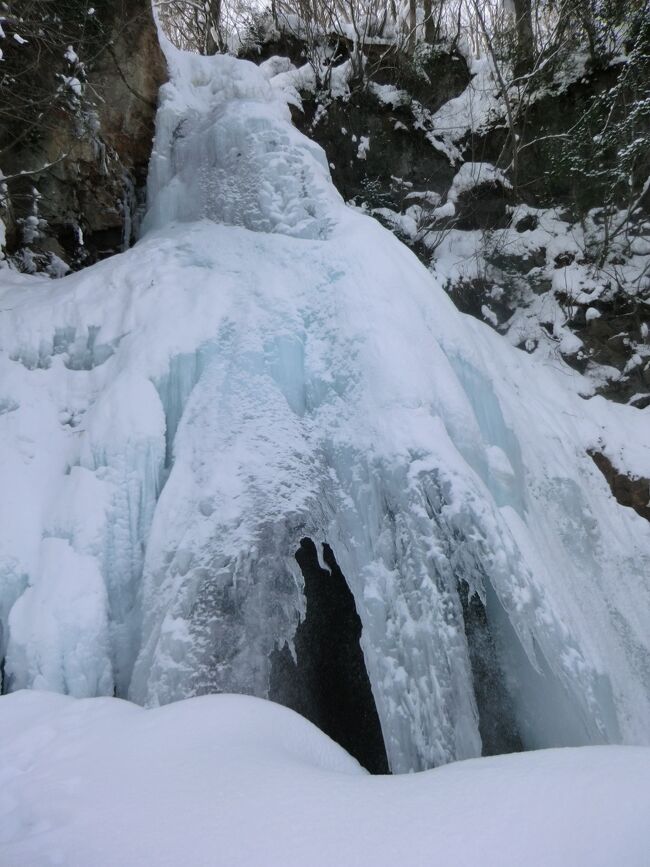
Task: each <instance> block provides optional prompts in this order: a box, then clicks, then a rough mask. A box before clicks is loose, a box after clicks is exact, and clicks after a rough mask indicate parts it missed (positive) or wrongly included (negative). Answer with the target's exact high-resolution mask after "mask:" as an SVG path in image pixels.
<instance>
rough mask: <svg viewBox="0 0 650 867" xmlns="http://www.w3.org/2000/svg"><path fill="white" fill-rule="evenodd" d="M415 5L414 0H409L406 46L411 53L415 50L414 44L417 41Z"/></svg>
mask: <svg viewBox="0 0 650 867" xmlns="http://www.w3.org/2000/svg"><path fill="white" fill-rule="evenodd" d="M417 23H418V19H417V5H416V0H409V33H408V40H407V46H408V51H409V52H410V53H411V54H413V52H414V51H415V44H416V41H417Z"/></svg>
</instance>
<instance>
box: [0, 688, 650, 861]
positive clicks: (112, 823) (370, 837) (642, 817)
mask: <svg viewBox="0 0 650 867" xmlns="http://www.w3.org/2000/svg"><path fill="white" fill-rule="evenodd" d="M0 738H1V739H2V744H3V750H4V752H5V755H6V756H7V758H6V760H4V761H3V769H2V791H1V793H0V803H1V804H2V807H1V808H0V809H1V811H2V816H3V820H2V823H0V861H1V862H2V863H3V864H7V865H9V864H11V865H12V867H44V865H46V864H65V865H66V867H88V865H90V864H92V865H93V867H114V865H118V864H119V865H131V864H151V865H155V867H178V865H179V864H191V865H192V867H213V865H215V864H218V865H224V867H225V865H227V867H259V865H283V867H294V865H295V867H304V865H305V864H309V865H313V867H321V865H322V867H331V865H332V864H341V865H343V867H351V865H360V867H393V865H394V864H407V865H409V867H424V865H430V864H455V865H459V867H475V865H476V864H479V863H480V864H482V865H485V867H492V865H493V867H520V865H522V864H527V865H530V867H565V865H567V864H571V865H572V867H610V865H612V864H625V865H626V867H642V865H645V864H647V817H648V813H649V811H650V792H649V789H648V785H647V780H648V775H649V774H650V750H649V749H648V748H645V747H611V746H610V747H588V748H581V749H565V750H544V751H540V752H533V753H527V754H519V755H512V756H498V757H496V758H488V759H478V760H472V761H466V762H457V763H454V764H452V765H448V766H446V767H444V768H437V769H436V770H433V771H427V772H425V773H421V774H415V775H412V776H400V777H388V776H385V777H372V776H368V775H367V774H365V772H364V771H363V770H362V769H361V768H360V767H359V765H358V764H357V763H356V762H355V761H354V759H352V758H350V756H348V755H347V754H346V753H345V752H344V751H343V750H342V749H341V748H340V747H338V746H337V745H336V744H334V743H333V742H332V741H331V740H329V738H327V737H326V736H325V735H323V734H322V732H320V731H318V729H316V728H315V727H314V726H312V725H311V724H310V723H308V722H307V721H306V720H304V719H302V718H301V717H299V716H298V715H297V714H295V713H293V712H292V711H289V710H287V709H285V708H282V707H280V706H279V705H276V704H273V703H271V702H264V701H260V700H259V699H253V698H248V697H246V696H204V697H202V698H194V699H189V700H187V701H182V702H178V703H176V704H174V705H170V706H168V707H164V708H157V709H155V710H142V709H141V708H138V707H136V706H135V705H132V704H129V703H127V702H123V701H119V700H116V699H86V700H75V699H71V698H69V697H63V696H56V695H52V694H46V693H37V692H20V693H16V694H15V695H11V696H5V697H3V698H2V699H0Z"/></svg>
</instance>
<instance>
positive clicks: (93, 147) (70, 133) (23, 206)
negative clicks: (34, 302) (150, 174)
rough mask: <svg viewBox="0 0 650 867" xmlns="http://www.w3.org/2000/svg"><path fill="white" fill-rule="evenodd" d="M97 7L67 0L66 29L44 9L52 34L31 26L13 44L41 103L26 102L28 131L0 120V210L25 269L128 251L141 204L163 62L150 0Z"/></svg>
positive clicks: (17, 64)
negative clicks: (0, 180) (2, 184)
mask: <svg viewBox="0 0 650 867" xmlns="http://www.w3.org/2000/svg"><path fill="white" fill-rule="evenodd" d="M78 6H79V8H77V7H78ZM95 7H96V8H95V9H94V10H93V12H92V16H91V18H88V16H89V15H90V13H89V12H88V11H87V9H86V8H85V5H84V7H83V8H81V6H80V5H79V4H76V3H74V2H72V3H70V4H66V5H65V7H64V8H62V9H61V10H60V15H61V16H62V19H63V23H62V24H61V25H57V23H56V22H55V21H54V19H52V18H49V17H48V16H47V11H46V10H45V11H44V16H45V17H44V23H45V24H46V26H47V27H49V29H46V31H45V36H42V35H41V38H40V39H39V35H38V32H37V31H35V35H34V36H31V35H30V33H29V31H28V30H26V33H25V35H24V37H21V38H24V39H25V40H26V41H25V42H24V43H19V42H17V41H16V40H14V42H16V43H17V47H16V45H15V44H14V42H12V43H11V45H10V49H11V51H12V52H13V55H10V56H9V57H8V60H9V62H10V63H12V64H13V67H14V69H16V72H17V76H18V78H17V81H18V87H19V88H28V87H29V85H30V82H29V79H28V78H26V77H24V76H23V72H24V71H25V70H28V69H29V68H32V69H33V70H34V75H35V76H36V79H37V84H36V87H37V92H38V95H39V100H40V101H41V102H42V103H43V104H44V105H45V110H44V112H42V114H41V115H40V116H39V115H38V114H36V115H34V116H33V117H32V116H31V115H30V114H29V108H30V107H29V105H28V99H27V98H26V99H25V100H24V102H25V106H26V109H25V117H24V120H23V122H24V123H25V124H26V126H27V127H28V128H29V127H30V126H31V129H30V134H29V135H27V136H18V135H17V134H16V129H15V126H14V125H13V124H11V123H8V122H6V121H5V122H4V123H2V122H0V143H1V148H2V149H1V156H0V161H1V162H0V164H1V166H2V170H3V172H4V174H5V176H8V177H9V180H8V181H7V190H6V193H5V196H4V204H5V208H4V210H3V213H2V214H1V215H0V216H2V218H3V219H4V222H5V225H6V228H7V248H6V249H7V253H8V254H9V255H11V256H13V257H14V260H15V262H16V264H17V265H18V266H19V267H22V268H23V269H24V270H28V271H30V270H49V271H50V272H53V273H55V274H56V273H61V271H63V270H65V265H67V266H70V267H72V268H79V267H82V266H84V265H87V264H90V263H92V262H94V261H96V260H97V259H100V258H103V257H105V256H107V255H110V254H112V253H114V252H116V251H118V250H120V249H122V248H123V247H124V246H126V245H128V243H129V242H130V240H131V239H132V236H133V230H134V224H135V222H136V221H137V211H138V206H139V204H140V202H141V201H142V200H143V193H144V184H145V180H146V173H147V166H148V162H149V156H150V153H151V145H152V138H153V130H154V118H155V111H156V103H157V94H158V89H159V87H160V85H161V84H162V83H163V82H164V80H165V78H166V68H165V62H164V58H163V55H162V52H161V49H160V46H159V44H158V37H157V32H156V28H155V24H154V21H153V17H152V13H151V6H150V4H149V3H148V2H147V0H122V2H119V3H110V2H106V0H104V2H98V3H97V4H95ZM13 26H14V28H15V30H16V32H17V31H18V29H20V28H21V26H22V27H23V29H25V28H26V27H27V25H21V23H20V19H15V24H14V25H13ZM8 27H9V29H10V28H11V21H9V24H8ZM5 29H8V28H5ZM68 41H70V43H73V42H74V43H75V44H70V45H66V42H68ZM18 52H20V54H18ZM3 120H4V119H3ZM64 263H65V264H64Z"/></svg>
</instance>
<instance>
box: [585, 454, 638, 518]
mask: <svg viewBox="0 0 650 867" xmlns="http://www.w3.org/2000/svg"><path fill="white" fill-rule="evenodd" d="M589 455H590V456H591V459H592V460H593V462H594V463H595V464H596V466H597V467H598V469H599V470H600V471H601V473H602V474H603V475H604V476H605V478H606V479H607V483H608V485H609V487H610V488H611V491H612V494H613V495H614V499H615V500H616V501H617V502H618V503H620V505H621V506H628V507H629V508H630V509H634V511H635V512H636V513H637V515H640V516H641V517H642V518H645V519H646V521H650V479H644V478H641V477H639V476H631V475H629V474H628V473H624V472H621V470H619V469H618V468H617V467H615V466H614V464H613V463H612V462H611V460H610V459H609V458H608V457H607V455H605V454H603V453H602V452H599V451H595V450H592V451H590V452H589Z"/></svg>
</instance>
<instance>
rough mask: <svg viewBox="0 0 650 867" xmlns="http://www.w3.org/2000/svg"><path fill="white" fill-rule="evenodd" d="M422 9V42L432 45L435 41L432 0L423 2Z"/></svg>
mask: <svg viewBox="0 0 650 867" xmlns="http://www.w3.org/2000/svg"><path fill="white" fill-rule="evenodd" d="M423 7H424V41H425V42H428V43H429V45H433V43H434V42H435V41H436V22H435V21H434V20H433V2H432V0H423Z"/></svg>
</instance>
